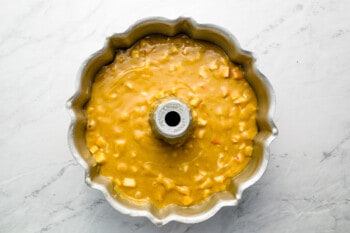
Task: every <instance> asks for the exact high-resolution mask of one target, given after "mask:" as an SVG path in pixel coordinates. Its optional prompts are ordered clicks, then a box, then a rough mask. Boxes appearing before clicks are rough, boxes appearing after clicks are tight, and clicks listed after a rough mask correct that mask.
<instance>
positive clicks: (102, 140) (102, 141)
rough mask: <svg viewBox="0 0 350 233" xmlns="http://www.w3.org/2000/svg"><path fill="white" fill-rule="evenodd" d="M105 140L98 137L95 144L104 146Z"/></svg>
mask: <svg viewBox="0 0 350 233" xmlns="http://www.w3.org/2000/svg"><path fill="white" fill-rule="evenodd" d="M106 144H107V142H106V140H105V139H104V138H103V137H101V136H100V137H98V139H97V141H96V145H98V146H99V147H104V146H106Z"/></svg>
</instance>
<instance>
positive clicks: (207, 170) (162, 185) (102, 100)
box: [86, 36, 257, 208]
mask: <svg viewBox="0 0 350 233" xmlns="http://www.w3.org/2000/svg"><path fill="white" fill-rule="evenodd" d="M166 97H176V98H178V99H181V101H183V102H184V103H186V104H188V106H190V107H191V109H192V115H193V118H194V130H193V132H192V135H191V136H190V138H189V139H188V140H187V141H186V142H185V143H184V144H183V145H182V146H181V147H174V146H171V145H169V144H167V143H165V142H163V141H161V140H159V139H158V138H157V137H155V136H154V135H153V133H152V130H151V126H150V124H149V113H150V111H151V110H152V109H151V107H152V104H153V103H155V102H156V101H158V100H160V99H163V98H166ZM256 109H257V100H256V97H255V93H254V91H253V90H252V88H251V87H250V86H249V84H248V82H247V81H246V80H245V79H244V73H243V72H242V70H241V69H240V67H239V66H237V65H236V64H233V63H232V62H231V61H230V60H229V59H228V57H227V55H226V54H225V53H224V52H223V51H222V50H221V49H219V48H218V47H216V46H214V45H212V44H209V43H206V42H202V41H197V40H192V39H190V38H188V37H186V36H178V37H170V38H168V37H162V36H150V37H146V38H144V39H142V40H140V41H139V42H137V43H136V44H135V45H133V46H132V47H131V48H129V49H126V50H119V51H118V52H117V55H116V58H115V60H114V61H113V62H112V63H111V64H109V65H107V66H105V67H103V68H102V69H101V70H100V72H99V73H98V74H97V77H96V79H95V81H94V84H93V88H92V94H91V99H90V101H89V102H88V104H87V107H86V112H87V118H88V123H87V129H86V142H87V145H88V148H89V150H90V152H91V153H92V154H93V156H94V158H95V160H96V165H97V166H99V173H100V175H102V176H105V177H108V178H110V180H111V182H112V183H113V185H114V189H115V191H116V192H117V193H118V194H120V195H121V196H122V197H123V198H125V199H128V200H130V201H132V202H135V203H138V204H144V203H152V204H153V205H155V206H156V207H158V208H162V207H165V206H167V205H170V204H176V205H180V206H189V205H195V204H198V203H201V202H203V201H205V199H206V198H207V197H208V196H210V195H212V194H213V193H215V192H220V191H224V190H226V189H227V186H228V184H229V182H230V179H231V178H232V177H234V176H235V175H237V174H238V173H240V172H241V171H242V170H243V169H244V167H245V166H246V165H247V163H248V162H249V158H250V156H251V154H252V148H253V147H252V146H253V138H254V137H255V135H256V133H257V125H256V119H255V118H256Z"/></svg>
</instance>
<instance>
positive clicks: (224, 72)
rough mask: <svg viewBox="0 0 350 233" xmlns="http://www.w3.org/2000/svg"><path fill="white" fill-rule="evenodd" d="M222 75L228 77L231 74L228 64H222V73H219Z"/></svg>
mask: <svg viewBox="0 0 350 233" xmlns="http://www.w3.org/2000/svg"><path fill="white" fill-rule="evenodd" d="M219 75H220V76H221V77H223V78H228V77H229V75H230V69H229V67H228V66H225V65H223V66H220V74H219Z"/></svg>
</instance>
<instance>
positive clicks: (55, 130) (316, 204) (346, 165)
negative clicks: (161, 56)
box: [0, 0, 350, 233]
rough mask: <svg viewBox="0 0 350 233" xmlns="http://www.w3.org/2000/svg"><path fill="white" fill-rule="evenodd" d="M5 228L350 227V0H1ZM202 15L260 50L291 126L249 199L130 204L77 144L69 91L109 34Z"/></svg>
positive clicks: (0, 196) (281, 120) (173, 231)
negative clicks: (160, 222) (78, 158)
mask: <svg viewBox="0 0 350 233" xmlns="http://www.w3.org/2000/svg"><path fill="white" fill-rule="evenodd" d="M1 3H2V4H1V8H0V25H1V26H0V81H1V84H0V232H6V233H14V232H21V233H22V232H48V233H49V232H94V233H95V232H123V233H124V232H167V233H180V232H198V233H205V232H208V233H209V232H269V233H271V232H278V233H279V232H317V233H318V232H344V233H347V232H350V102H349V100H350V63H349V62H350V44H349V43H350V1H347V0H343V1H340V0H339V1H336V0H309V1H301V0H291V1H277V0H265V1H258V0H246V1H155V0H151V1H147V2H146V1H92V0H89V1H71V0H69V1H68V0H63V1H39V0H34V1H25V0H15V1H1ZM147 16H163V17H167V18H172V19H174V18H177V17H178V16H190V17H193V18H194V19H195V20H196V21H197V22H199V23H213V24H217V25H220V26H222V27H224V28H226V29H228V30H229V31H231V32H232V33H233V34H234V35H235V36H236V37H237V39H238V40H239V41H240V43H241V45H242V47H243V48H244V49H247V50H250V51H253V52H254V53H255V56H256V58H257V66H258V68H259V69H260V70H261V71H262V72H263V73H264V74H265V75H266V76H267V77H268V78H269V79H270V81H271V83H272V85H273V86H274V89H275V92H276V95H277V110H276V114H275V122H276V124H277V126H278V127H279V130H280V134H279V137H278V138H277V140H276V141H274V142H273V144H272V147H271V153H272V154H271V159H270V163H269V165H268V168H267V171H266V173H265V175H264V176H263V178H262V179H261V180H260V181H259V182H258V183H257V184H256V185H254V186H253V187H251V188H249V189H248V190H247V191H246V192H245V193H244V198H243V201H242V203H241V204H240V205H239V206H238V207H233V208H232V207H227V208H224V209H222V210H221V211H220V212H219V213H218V214H216V215H215V216H214V217H212V218H211V219H209V220H208V221H205V222H203V223H199V224H195V225H186V224H181V223H174V222H171V223H169V224H167V225H166V226H164V227H162V228H157V227H155V226H153V224H151V223H150V222H149V221H148V220H147V219H144V218H132V217H129V216H124V215H122V214H119V213H118V212H116V211H115V210H114V209H112V208H111V207H110V206H109V205H108V204H107V203H106V201H105V200H104V198H103V196H102V195H101V194H100V193H99V192H98V191H95V190H92V189H89V188H88V187H87V186H86V185H85V184H84V182H83V169H82V168H81V167H80V166H78V164H77V163H76V162H75V161H74V160H73V159H72V157H71V155H70V152H69V151H68V147H67V141H66V134H67V127H68V124H69V120H70V119H69V116H68V114H67V111H66V109H65V101H66V100H67V99H68V97H69V96H70V95H71V94H72V93H73V92H74V89H75V84H76V80H75V79H76V74H77V71H78V68H79V67H80V65H81V63H82V62H83V61H84V60H85V58H87V57H88V56H89V55H90V54H92V53H93V52H95V51H97V50H98V49H100V48H101V47H102V45H103V43H104V41H105V38H106V37H107V36H109V35H111V34H113V33H115V32H121V31H124V30H125V29H126V28H127V27H128V26H129V25H130V24H133V23H134V22H135V21H136V20H138V19H140V18H144V17H147Z"/></svg>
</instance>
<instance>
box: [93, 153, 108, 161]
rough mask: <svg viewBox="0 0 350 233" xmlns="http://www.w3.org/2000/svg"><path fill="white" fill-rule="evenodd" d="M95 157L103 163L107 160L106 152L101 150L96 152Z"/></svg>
mask: <svg viewBox="0 0 350 233" xmlns="http://www.w3.org/2000/svg"><path fill="white" fill-rule="evenodd" d="M94 158H95V160H96V162H97V163H103V162H104V161H105V160H106V158H105V154H104V153H103V152H100V151H99V152H97V153H95V154H94Z"/></svg>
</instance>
